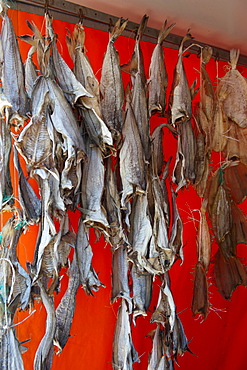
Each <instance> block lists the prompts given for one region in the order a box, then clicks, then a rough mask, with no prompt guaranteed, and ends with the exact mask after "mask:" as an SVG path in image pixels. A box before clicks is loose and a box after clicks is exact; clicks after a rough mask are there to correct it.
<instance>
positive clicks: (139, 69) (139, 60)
mask: <svg viewBox="0 0 247 370" xmlns="http://www.w3.org/2000/svg"><path fill="white" fill-rule="evenodd" d="M148 18H149V17H148V16H147V15H146V14H144V16H143V17H142V19H141V22H140V25H139V27H138V30H137V32H136V37H135V46H134V51H133V53H132V56H131V59H130V61H129V62H128V63H127V64H124V65H122V66H121V69H122V70H123V71H125V72H127V73H129V74H131V75H132V76H134V77H135V75H136V74H139V75H140V79H141V82H142V86H144V87H145V86H146V75H145V70H144V61H143V53H142V50H141V46H140V41H141V38H142V35H143V33H144V31H145V28H146V26H147V22H148ZM134 81H135V79H134V78H133V79H132V83H133V85H134V84H135V82H134Z"/></svg>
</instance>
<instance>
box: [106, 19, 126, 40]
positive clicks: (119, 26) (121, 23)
mask: <svg viewBox="0 0 247 370" xmlns="http://www.w3.org/2000/svg"><path fill="white" fill-rule="evenodd" d="M127 23H128V19H126V20H123V19H122V18H119V19H118V21H117V22H116V24H115V26H114V28H113V30H112V32H111V37H110V41H111V42H115V41H116V40H117V38H118V37H119V36H120V35H121V34H122V33H123V31H124V29H125V27H126V26H127Z"/></svg>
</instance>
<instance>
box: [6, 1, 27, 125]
mask: <svg viewBox="0 0 247 370" xmlns="http://www.w3.org/2000/svg"><path fill="white" fill-rule="evenodd" d="M7 8H8V7H7V6H6V4H4V3H3V2H2V1H1V3H0V12H1V17H2V19H3V24H2V33H1V44H2V51H3V67H2V84H3V90H4V94H5V96H6V98H7V100H8V101H9V102H10V103H11V106H12V110H13V112H14V113H18V114H19V115H20V118H19V119H20V123H21V124H22V123H23V122H24V119H25V116H26V113H27V111H28V108H27V95H26V91H25V87H24V70H23V65H22V60H21V55H20V51H19V47H18V43H17V40H16V36H15V32H14V28H13V24H12V21H11V20H10V18H9V17H8V14H7Z"/></svg>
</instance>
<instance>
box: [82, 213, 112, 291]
mask: <svg viewBox="0 0 247 370" xmlns="http://www.w3.org/2000/svg"><path fill="white" fill-rule="evenodd" d="M75 254H76V258H77V265H78V268H79V281H80V284H81V285H82V287H83V289H84V290H85V292H86V293H87V294H91V295H93V291H98V290H99V288H100V287H101V286H102V287H105V285H104V284H103V283H101V282H100V280H99V279H98V276H97V273H96V272H95V270H94V268H93V266H92V257H93V252H92V248H91V245H90V243H89V235H88V229H87V227H86V226H85V223H84V222H83V219H82V218H81V219H80V221H79V226H78V233H77V238H76V246H75Z"/></svg>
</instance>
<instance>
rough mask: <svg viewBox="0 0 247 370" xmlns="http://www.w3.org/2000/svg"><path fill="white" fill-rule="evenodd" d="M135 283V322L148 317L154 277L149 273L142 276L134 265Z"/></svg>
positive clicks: (133, 279)
mask: <svg viewBox="0 0 247 370" xmlns="http://www.w3.org/2000/svg"><path fill="white" fill-rule="evenodd" d="M131 276H132V282H133V306H134V308H133V320H134V321H135V318H136V317H137V316H140V315H142V316H147V310H148V308H149V305H150V302H151V299H152V280H153V276H152V275H151V274H149V273H144V274H141V273H140V272H139V271H138V270H137V268H136V266H135V265H134V264H133V265H132V269H131Z"/></svg>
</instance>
